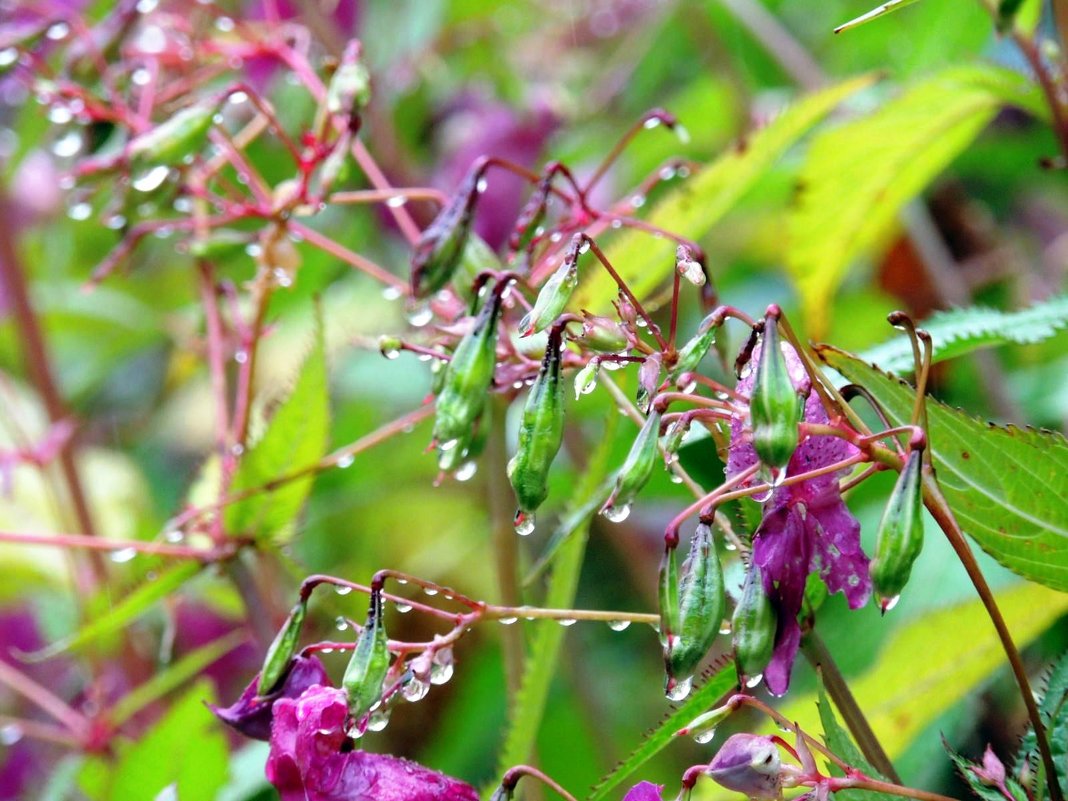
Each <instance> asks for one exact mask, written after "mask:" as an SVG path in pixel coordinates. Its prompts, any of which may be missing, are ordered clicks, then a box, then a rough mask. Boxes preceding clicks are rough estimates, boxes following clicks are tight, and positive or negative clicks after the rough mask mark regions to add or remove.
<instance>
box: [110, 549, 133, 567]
mask: <svg viewBox="0 0 1068 801" xmlns="http://www.w3.org/2000/svg"><path fill="white" fill-rule="evenodd" d="M135 556H137V549H136V548H119V550H117V551H112V552H111V561H112V562H115V563H117V564H122V563H123V562H129V561H130V560H131V559H133V558H134V557H135Z"/></svg>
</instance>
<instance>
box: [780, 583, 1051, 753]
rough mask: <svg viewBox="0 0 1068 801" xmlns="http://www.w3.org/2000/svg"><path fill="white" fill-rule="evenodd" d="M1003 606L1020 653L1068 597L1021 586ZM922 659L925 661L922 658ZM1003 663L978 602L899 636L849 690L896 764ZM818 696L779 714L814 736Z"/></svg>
mask: <svg viewBox="0 0 1068 801" xmlns="http://www.w3.org/2000/svg"><path fill="white" fill-rule="evenodd" d="M997 602H998V606H999V607H1000V608H1001V612H1002V614H1003V615H1004V617H1005V622H1006V623H1007V624H1008V627H1009V630H1010V631H1011V632H1012V634H1013V638H1014V639H1015V640H1016V644H1017V645H1018V646H1019V647H1020V648H1024V647H1026V646H1027V644H1028V643H1030V642H1032V641H1033V640H1034V639H1035V638H1036V637H1038V636H1039V635H1040V634H1042V633H1043V632H1044V631H1046V629H1048V628H1049V627H1050V626H1051V625H1053V624H1054V623H1056V622H1057V620H1058V619H1059V618H1060V617H1061V615H1063V614H1064V613H1065V611H1068V595H1066V594H1064V593H1060V592H1055V591H1053V590H1050V589H1047V588H1046V587H1042V586H1040V585H1038V584H1031V583H1028V582H1020V583H1018V584H1016V585H1014V586H1013V587H1011V588H1010V589H1006V590H1003V591H1001V592H999V593H998V594H997ZM917 654H922V655H923V658H922V659H921V658H918V657H917ZM1004 665H1005V652H1004V651H1003V650H1002V648H1001V643H1000V642H999V641H998V638H997V634H996V633H995V631H994V627H993V625H992V624H991V622H990V617H989V616H988V615H987V613H986V610H985V608H984V607H983V604H982V602H981V601H979V600H974V601H968V602H966V603H961V604H957V605H954V606H950V607H946V608H944V609H940V610H938V611H936V612H928V613H926V614H924V615H923V616H922V617H918V618H916V619H914V620H912V621H910V622H908V623H907V624H904V625H902V626H901V627H900V628H899V629H897V630H896V631H894V632H893V633H892V634H891V635H890V636H889V637H888V638H887V639H886V640H885V641H884V642H883V644H882V646H881V647H880V651H879V658H878V661H876V663H875V664H874V665H873V666H872V667H871V668H870V669H869V670H868V671H867V672H865V673H864V674H862V675H860V676H857V677H851V678H850V684H849V686H850V689H851V690H852V691H853V696H854V697H855V698H856V700H857V704H858V705H859V706H860V708H861V709H862V710H863V711H864V714H865V716H866V717H867V718H868V722H869V723H870V724H871V727H872V730H873V731H874V732H875V735H876V736H877V737H878V738H879V742H880V743H882V746H883V748H884V749H885V750H886V753H887V755H888V756H890V758H891V759H893V758H895V757H897V756H899V755H900V754H902V753H903V752H904V750H905V749H906V748H907V747H908V746H909V744H910V743H912V741H913V740H914V739H915V737H916V736H917V735H918V734H919V733H920V732H922V731H924V729H925V728H927V726H928V725H929V724H931V723H932V722H933V721H934V720H936V719H937V718H938V717H939V716H940V715H941V714H942V713H943V712H945V711H946V710H948V709H951V708H952V707H953V706H954V705H956V704H959V703H961V700H962V699H963V698H964V697H965V696H966V695H967V694H968V693H969V692H971V691H972V689H973V688H974V687H975V686H976V685H977V684H979V683H980V682H982V681H984V680H986V679H987V678H989V677H990V676H991V675H992V674H993V673H994V671H995V670H997V669H998V668H999V667H1003V666H1004ZM815 700H816V699H815V697H814V696H811V695H809V696H803V697H800V698H796V699H795V700H793V701H791V702H790V703H789V704H787V706H786V707H784V708H783V709H782V710H781V711H782V713H783V715H785V716H786V717H787V718H788V719H789V720H796V721H798V723H799V724H800V726H801V728H802V730H808V731H814V730H815V728H816V726H818V725H819V720H816V719H814V713H813V709H814V703H813V702H814V701H815Z"/></svg>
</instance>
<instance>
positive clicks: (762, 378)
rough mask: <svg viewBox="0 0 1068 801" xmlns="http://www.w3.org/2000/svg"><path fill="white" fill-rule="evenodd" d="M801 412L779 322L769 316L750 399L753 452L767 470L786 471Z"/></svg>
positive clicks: (796, 437) (793, 449) (792, 453)
mask: <svg viewBox="0 0 1068 801" xmlns="http://www.w3.org/2000/svg"><path fill="white" fill-rule="evenodd" d="M801 412H802V406H801V399H800V397H799V396H798V394H797V390H796V389H795V388H794V384H793V382H792V381H791V380H790V372H789V370H788V368H787V366H786V357H785V356H784V355H783V352H782V346H781V345H780V344H779V325H778V320H777V319H776V318H775V317H773V316H772V315H770V314H769V315H768V316H767V318H766V319H765V323H764V343H763V345H762V347H761V351H760V362H759V363H758V364H757V368H756V379H755V381H754V383H753V392H752V395H751V396H750V398H749V417H750V421H751V423H752V427H753V448H754V449H755V450H756V452H757V455H758V456H759V457H760V461H761V462H763V463H764V464H765V465H767V466H768V467H771V468H783V467H785V466H786V465H787V463H788V462H789V461H790V457H791V456H793V455H794V451H795V450H796V449H797V439H798V429H797V426H798V423H800V422H801Z"/></svg>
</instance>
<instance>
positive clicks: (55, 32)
mask: <svg viewBox="0 0 1068 801" xmlns="http://www.w3.org/2000/svg"><path fill="white" fill-rule="evenodd" d="M69 35H70V25H68V24H67V23H65V22H57V23H55V24H54V25H50V26H49V27H48V30H47V31H45V36H47V37H48V38H49V39H51V40H52V41H53V42H58V41H60V40H61V39H66V38H67V37H68V36H69Z"/></svg>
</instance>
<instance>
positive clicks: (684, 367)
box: [668, 312, 719, 384]
mask: <svg viewBox="0 0 1068 801" xmlns="http://www.w3.org/2000/svg"><path fill="white" fill-rule="evenodd" d="M713 314H714V312H713ZM718 330H719V325H718V324H717V322H716V320H713V315H712V314H710V315H709V316H708V317H706V318H705V319H704V320H702V321H701V325H700V326H699V327H698V329H697V334H695V335H694V337H693V339H691V340H690V341H689V342H687V343H686V344H685V345H683V346H682V347H681V348H680V349H679V355H678V359H677V360H676V362H675V366H674V367H672V368H671V371H670V372H669V373H668V380H669V381H671V383H673V384H678V383H679V379H680V378H681V377H682V375H683V374H684V373H692V372H694V371H695V370H697V366H698V365H699V364H700V363H701V359H703V358H704V357H705V354H706V353H708V350H709V348H711V347H712V344H713V343H714V342H715V341H716V332H717V331H718Z"/></svg>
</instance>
